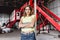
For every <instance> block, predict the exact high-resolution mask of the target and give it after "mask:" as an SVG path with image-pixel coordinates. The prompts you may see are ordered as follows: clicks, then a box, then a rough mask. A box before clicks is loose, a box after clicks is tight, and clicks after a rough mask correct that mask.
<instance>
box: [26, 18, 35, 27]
mask: <svg viewBox="0 0 60 40" xmlns="http://www.w3.org/2000/svg"><path fill="white" fill-rule="evenodd" d="M35 22H36V17H34V18H33V19H32V21H31V23H27V25H26V27H34V24H35Z"/></svg>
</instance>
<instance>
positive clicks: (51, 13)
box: [42, 5, 60, 21]
mask: <svg viewBox="0 0 60 40" xmlns="http://www.w3.org/2000/svg"><path fill="white" fill-rule="evenodd" d="M42 7H43V8H44V9H45V10H46V11H47V12H48V13H50V15H52V16H54V18H56V19H57V20H59V21H60V18H59V17H58V16H57V15H55V14H54V13H53V12H51V11H50V10H49V9H48V8H46V7H45V6H44V5H42Z"/></svg>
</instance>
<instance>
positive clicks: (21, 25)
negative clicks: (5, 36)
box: [19, 18, 27, 28]
mask: <svg viewBox="0 0 60 40" xmlns="http://www.w3.org/2000/svg"><path fill="white" fill-rule="evenodd" d="M26 25H27V24H23V23H22V18H21V20H20V22H19V28H21V27H25V26H26Z"/></svg>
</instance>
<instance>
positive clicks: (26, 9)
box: [25, 7, 31, 15]
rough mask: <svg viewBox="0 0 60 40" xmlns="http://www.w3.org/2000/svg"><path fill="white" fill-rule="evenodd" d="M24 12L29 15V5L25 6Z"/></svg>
mask: <svg viewBox="0 0 60 40" xmlns="http://www.w3.org/2000/svg"><path fill="white" fill-rule="evenodd" d="M25 12H26V14H27V15H29V14H30V12H31V10H30V8H29V7H26V8H25Z"/></svg>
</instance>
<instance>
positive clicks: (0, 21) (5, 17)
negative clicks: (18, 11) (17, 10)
mask: <svg viewBox="0 0 60 40" xmlns="http://www.w3.org/2000/svg"><path fill="white" fill-rule="evenodd" d="M8 19H9V15H8V14H6V13H0V25H1V26H2V24H3V23H6V22H7V20H8Z"/></svg>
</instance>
